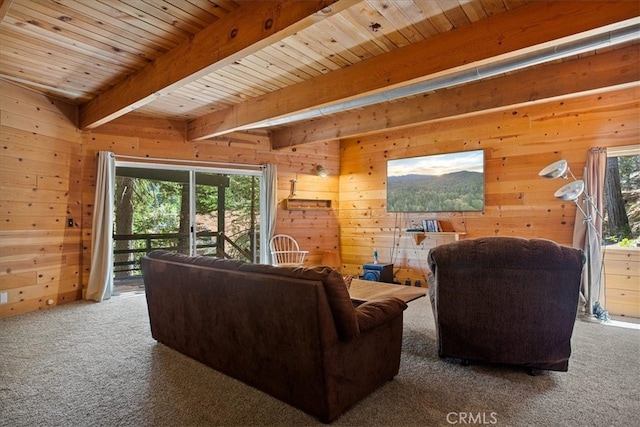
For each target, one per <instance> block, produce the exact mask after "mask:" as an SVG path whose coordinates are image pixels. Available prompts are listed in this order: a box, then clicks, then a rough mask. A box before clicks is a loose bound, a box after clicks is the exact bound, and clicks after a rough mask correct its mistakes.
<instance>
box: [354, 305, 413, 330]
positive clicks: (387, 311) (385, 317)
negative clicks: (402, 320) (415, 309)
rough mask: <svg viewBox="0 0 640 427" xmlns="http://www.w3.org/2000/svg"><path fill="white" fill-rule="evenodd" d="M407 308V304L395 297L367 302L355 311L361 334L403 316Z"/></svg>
mask: <svg viewBox="0 0 640 427" xmlns="http://www.w3.org/2000/svg"><path fill="white" fill-rule="evenodd" d="M406 308H407V304H406V303H405V302H404V301H402V300H401V299H399V298H395V297H389V298H380V299H374V300H371V301H367V302H365V303H364V304H362V305H360V306H358V307H357V308H356V309H355V311H356V320H357V322H358V327H359V328H360V333H363V332H366V331H368V330H370V329H373V328H375V327H377V326H380V325H382V324H384V323H386V322H388V321H390V320H392V319H394V318H395V317H397V316H398V315H401V314H402V312H403V311H404V310H405V309H406Z"/></svg>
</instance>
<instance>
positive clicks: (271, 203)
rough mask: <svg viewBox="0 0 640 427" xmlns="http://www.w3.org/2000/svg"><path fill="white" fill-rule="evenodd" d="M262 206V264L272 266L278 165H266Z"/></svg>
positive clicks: (261, 193) (263, 174)
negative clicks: (271, 244) (270, 243)
mask: <svg viewBox="0 0 640 427" xmlns="http://www.w3.org/2000/svg"><path fill="white" fill-rule="evenodd" d="M260 183H261V186H262V188H260V195H261V197H262V200H261V201H260V204H261V205H262V206H264V208H263V212H264V213H265V214H264V215H261V216H260V230H261V231H260V263H261V264H271V263H272V259H271V252H270V251H269V241H270V240H271V237H273V234H274V233H273V232H274V230H275V228H276V215H277V212H278V167H277V165H264V166H263V170H262V180H261V181H260Z"/></svg>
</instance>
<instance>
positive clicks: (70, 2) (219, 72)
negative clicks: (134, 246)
mask: <svg viewBox="0 0 640 427" xmlns="http://www.w3.org/2000/svg"><path fill="white" fill-rule="evenodd" d="M527 3H528V2H527V0H366V1H355V0H340V1H335V0H318V1H306V2H299V1H298V2H295V1H290V0H281V1H271V2H265V1H263V2H247V1H232V0H3V2H2V5H0V19H1V23H0V78H3V79H6V80H8V81H11V82H14V83H17V84H20V85H23V86H26V87H29V88H32V89H34V90H37V91H39V92H42V93H44V94H47V95H49V96H51V97H54V98H60V99H64V100H67V101H70V102H72V103H75V104H77V105H79V106H80V114H81V122H80V123H79V127H82V128H92V127H95V126H99V125H101V124H103V123H106V122H108V121H110V120H113V119H114V118H117V117H119V116H121V115H123V114H125V113H130V112H132V111H133V112H135V114H141V115H145V116H151V117H162V118H168V119H173V120H181V121H186V122H188V123H189V139H203V138H209V137H215V136H219V135H223V134H225V133H229V132H233V131H237V130H243V129H244V130H246V129H250V128H255V127H258V128H263V129H278V128H281V127H282V125H278V126H275V125H269V123H268V122H265V120H268V119H270V118H272V117H276V116H277V117H286V116H287V115H289V114H293V113H299V112H301V111H302V112H304V111H309V110H312V109H314V108H316V107H317V106H318V105H321V106H327V105H332V104H334V103H336V102H343V101H345V100H350V99H356V98H357V97H358V96H359V94H361V93H365V94H376V93H384V91H387V90H389V89H393V88H397V87H401V86H403V85H406V84H408V83H411V82H415V81H416V80H421V79H422V80H425V79H427V78H432V77H434V76H435V77H437V76H440V75H443V74H445V73H446V72H450V71H451V70H457V69H462V68H464V67H467V68H468V67H470V66H476V65H477V64H482V63H488V62H490V61H493V60H495V59H496V58H498V59H504V58H506V57H508V54H510V53H514V52H517V53H522V52H526V51H527V48H528V47H529V46H531V45H540V46H544V45H545V43H547V44H548V43H551V42H556V40H561V39H562V40H564V39H571V36H572V35H573V33H576V32H582V33H585V34H587V35H593V34H594V33H595V32H603V31H610V30H611V29H615V28H618V27H620V26H627V25H629V24H637V23H638V10H637V5H634V4H633V3H634V2H621V5H620V6H619V7H615V8H607V7H605V6H606V3H607V2H593V4H592V5H585V4H584V3H580V2H578V3H575V4H574V3H572V2H556V3H571V5H570V6H569V5H566V4H565V5H560V6H558V5H555V4H553V3H540V2H529V4H527ZM624 3H627V5H626V6H625V5H624ZM629 5H631V6H629ZM634 6H635V7H634ZM567 16H570V17H574V18H575V19H574V20H575V21H580V22H579V23H575V22H572V21H571V20H567ZM582 16H584V18H582ZM526 17H530V18H531V21H530V22H524V21H526ZM523 20H524V21H523ZM536 20H538V21H540V20H543V21H544V20H549V22H551V25H550V26H549V27H542V26H541V25H540V22H536ZM562 22H564V23H565V24H564V25H561V24H560V23H562ZM620 23H622V24H620ZM525 27H527V28H526V31H525ZM465 29H468V30H465ZM478 29H480V31H482V33H481V32H480V31H478ZM518 29H519V30H518ZM472 31H473V33H472ZM492 31H494V32H493V33H492ZM516 31H518V33H517V34H516ZM509 32H511V34H510V33H509ZM471 34H476V35H475V36H474V37H475V38H473V37H471ZM478 34H479V35H478ZM478 43H484V45H483V44H478ZM476 44H477V45H476ZM411 49H413V50H411ZM427 51H428V52H429V53H428V54H427V53H425V54H424V56H422V57H421V52H427ZM403 52H404V53H403ZM391 55H394V56H393V57H392V56H391ZM403 55H404V56H403ZM391 59H393V61H391ZM398 64H403V65H404V67H403V65H398ZM385 67H393V68H391V69H386V68H385ZM403 68H407V69H411V70H415V71H414V74H411V72H405V71H403V70H402V69H403ZM313 101H316V102H315V103H314V102H313ZM381 102H382V101H381ZM316 104H317V105H316ZM261 106H262V107H261ZM261 108H262V109H263V110H264V111H261ZM231 118H232V119H231ZM255 123H258V125H256V124H255ZM260 123H262V125H260ZM300 142H305V141H303V140H302V139H300V138H297V139H294V140H293V142H291V143H300ZM284 145H287V143H283V142H281V143H280V146H284Z"/></svg>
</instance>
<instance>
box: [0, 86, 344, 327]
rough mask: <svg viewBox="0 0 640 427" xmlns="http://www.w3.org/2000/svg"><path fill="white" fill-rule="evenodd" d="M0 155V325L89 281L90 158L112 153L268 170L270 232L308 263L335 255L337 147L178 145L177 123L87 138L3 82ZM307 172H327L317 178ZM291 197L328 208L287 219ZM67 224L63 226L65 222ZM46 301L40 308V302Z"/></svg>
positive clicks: (66, 115) (58, 110)
mask: <svg viewBox="0 0 640 427" xmlns="http://www.w3.org/2000/svg"><path fill="white" fill-rule="evenodd" d="M1 89H2V91H1V93H2V95H1V96H2V98H1V99H2V111H1V113H2V118H1V120H2V121H1V122H0V125H1V126H2V129H1V133H2V142H3V150H2V152H1V153H0V185H1V188H0V205H1V207H2V223H1V225H0V263H1V264H2V270H1V271H0V291H2V292H4V291H6V292H7V294H8V303H7V304H2V305H0V317H6V316H10V315H15V314H20V313H26V312H29V311H34V310H37V309H40V308H45V307H48V306H54V305H56V304H59V303H63V302H69V301H73V300H77V299H79V298H81V295H82V289H83V286H86V283H87V281H88V277H89V270H88V269H89V266H90V259H91V248H90V246H91V225H92V224H91V223H92V212H93V203H94V195H95V166H96V162H95V158H96V153H97V152H98V151H100V150H109V151H112V152H114V153H115V154H116V155H121V156H123V155H124V156H136V157H143V158H145V157H150V158H159V159H181V160H194V161H201V162H225V163H242V164H265V163H272V164H274V163H275V164H276V165H277V166H278V200H279V201H280V203H279V209H278V214H277V215H278V222H277V225H276V232H278V233H287V234H291V235H292V236H294V237H295V238H296V239H298V241H299V242H300V245H301V246H302V247H303V248H304V249H308V250H309V251H310V254H309V259H308V261H307V264H308V265H314V264H319V263H320V259H321V257H322V254H323V253H324V251H325V250H332V249H335V248H338V241H339V240H338V239H339V231H338V230H339V229H338V215H337V205H338V173H339V160H338V156H339V143H338V142H337V141H334V142H326V143H314V144H308V145H304V146H299V147H291V148H288V149H284V150H277V151H273V150H271V148H270V144H269V140H268V138H266V137H261V136H259V135H258V136H256V138H255V139H252V140H250V141H249V140H240V139H236V138H233V139H227V140H224V141H216V142H198V143H190V142H185V141H184V134H185V129H184V124H183V123H180V122H171V121H166V120H155V119H148V118H143V117H135V116H134V117H123V118H120V119H118V120H116V121H114V122H112V123H109V124H107V125H105V126H103V127H100V128H97V129H95V130H93V131H91V132H85V133H84V134H83V133H80V132H79V131H76V127H75V125H74V123H75V120H76V117H75V114H76V111H75V108H74V107H72V106H69V105H65V104H64V103H60V102H53V101H50V100H48V99H46V98H45V97H43V96H41V95H37V94H35V93H33V92H30V91H27V90H25V89H22V88H20V87H18V86H15V85H12V84H10V83H6V82H3V83H2V86H1ZM317 164H321V165H323V166H324V167H325V168H326V169H327V170H328V172H329V174H330V176H329V177H327V178H320V177H318V176H317V175H316V174H315V172H314V169H315V166H316V165H317ZM291 179H296V180H297V185H296V187H297V195H296V197H297V198H313V199H315V198H318V199H329V200H331V201H332V209H331V210H328V211H287V210H284V209H283V203H282V202H283V201H284V199H286V198H288V197H289V194H290V188H291V187H290V180H291ZM68 218H72V219H73V227H68V226H67V219H68ZM50 299H52V300H53V303H51V304H47V301H49V300H50Z"/></svg>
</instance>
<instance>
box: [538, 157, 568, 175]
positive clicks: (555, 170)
mask: <svg viewBox="0 0 640 427" xmlns="http://www.w3.org/2000/svg"><path fill="white" fill-rule="evenodd" d="M568 169H569V166H568V165H567V161H566V160H558V161H557V162H555V163H551V164H550V165H549V166H547V167H546V168H544V169H542V170H541V171H540V172H538V176H541V177H543V178H550V179H555V178H559V177H563V178H566V176H567V170H568Z"/></svg>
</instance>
